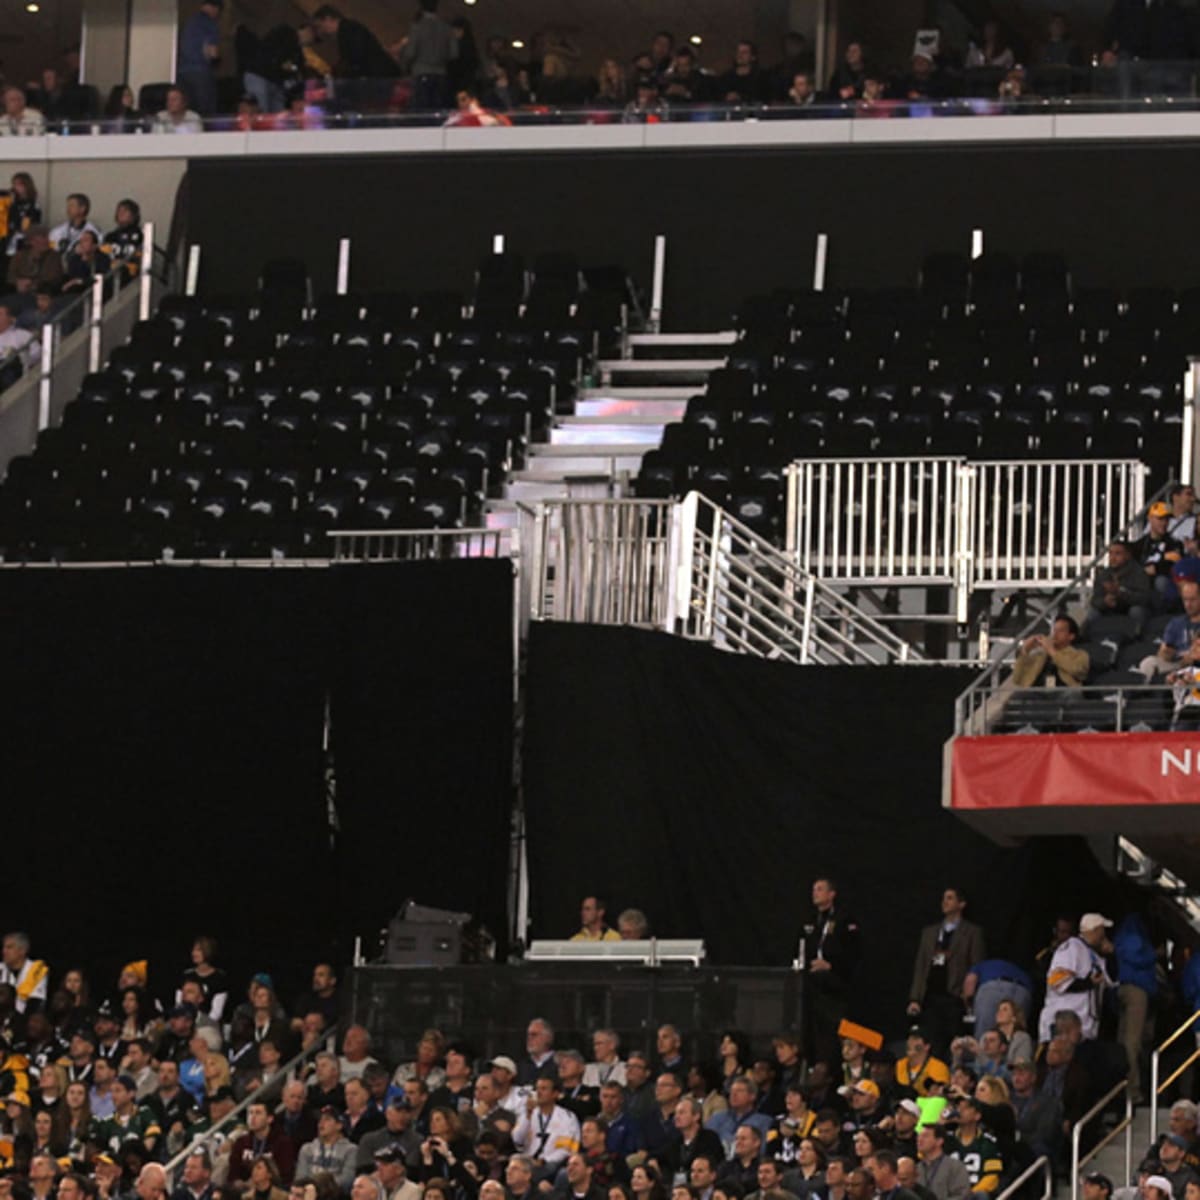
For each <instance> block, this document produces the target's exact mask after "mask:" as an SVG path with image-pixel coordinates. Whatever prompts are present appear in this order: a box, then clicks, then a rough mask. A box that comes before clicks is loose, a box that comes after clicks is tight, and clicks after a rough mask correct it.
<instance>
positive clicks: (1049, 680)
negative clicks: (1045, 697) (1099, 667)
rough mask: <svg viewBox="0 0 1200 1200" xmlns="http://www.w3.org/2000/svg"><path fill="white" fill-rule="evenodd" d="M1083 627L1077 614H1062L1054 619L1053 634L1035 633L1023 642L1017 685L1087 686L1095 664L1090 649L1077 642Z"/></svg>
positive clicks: (1016, 664) (1016, 670)
mask: <svg viewBox="0 0 1200 1200" xmlns="http://www.w3.org/2000/svg"><path fill="white" fill-rule="evenodd" d="M1078 640H1079V626H1078V624H1077V623H1076V621H1075V618H1074V617H1069V616H1067V615H1066V614H1065V613H1061V614H1060V615H1059V616H1057V617H1055V618H1054V624H1053V626H1052V627H1051V632H1050V636H1049V637H1047V636H1046V635H1045V634H1034V635H1033V636H1032V637H1028V638H1026V639H1025V641H1024V642H1022V643H1021V652H1020V654H1018V655H1017V661H1016V662H1014V663H1013V673H1012V681H1013V684H1014V685H1015V686H1016V687H1022V688H1025V687H1049V686H1057V685H1061V686H1062V687H1083V684H1084V681H1085V680H1086V679H1087V674H1088V670H1089V669H1090V666H1091V663H1090V660H1089V658H1088V653H1087V651H1086V650H1082V649H1080V648H1079V647H1078V646H1077V645H1075V643H1076V642H1077V641H1078Z"/></svg>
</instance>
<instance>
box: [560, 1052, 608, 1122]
mask: <svg viewBox="0 0 1200 1200" xmlns="http://www.w3.org/2000/svg"><path fill="white" fill-rule="evenodd" d="M554 1062H555V1065H556V1068H557V1070H558V1085H559V1089H560V1091H561V1093H562V1099H561V1100H560V1101H559V1103H560V1104H562V1106H563V1108H569V1109H570V1110H571V1111H572V1112H573V1113H574V1114H575V1115H576V1116H577V1117H578V1118H579V1119H580V1121H582V1120H583V1119H584V1117H594V1116H595V1115H596V1114H597V1113H598V1112H599V1111H600V1089H599V1088H597V1087H592V1086H590V1085H588V1084H586V1083H585V1082H584V1079H583V1075H584V1069H585V1067H586V1065H587V1064H586V1063H585V1062H584V1058H583V1055H582V1054H580V1053H579V1051H578V1050H559V1051H558V1052H557V1053H556V1054H555V1056H554Z"/></svg>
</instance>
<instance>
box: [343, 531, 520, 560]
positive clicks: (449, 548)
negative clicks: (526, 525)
mask: <svg viewBox="0 0 1200 1200" xmlns="http://www.w3.org/2000/svg"><path fill="white" fill-rule="evenodd" d="M329 538H330V540H331V541H332V542H333V561H334V562H425V561H428V560H430V559H448V558H506V557H509V556H510V555H511V554H512V552H513V545H512V543H513V540H514V532H513V530H511V529H394V530H376V529H335V530H330V533H329Z"/></svg>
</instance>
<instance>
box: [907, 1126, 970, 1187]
mask: <svg viewBox="0 0 1200 1200" xmlns="http://www.w3.org/2000/svg"><path fill="white" fill-rule="evenodd" d="M917 1146H918V1148H919V1149H920V1152H921V1162H920V1164H919V1166H918V1167H917V1182H918V1183H920V1185H921V1186H922V1187H924V1188H928V1189H929V1191H931V1192H932V1193H933V1195H934V1196H935V1197H936V1200H966V1198H967V1197H968V1196H969V1195H970V1193H971V1179H970V1176H969V1175H968V1174H967V1168H966V1167H964V1166H963V1164H962V1163H961V1162H960V1161H959V1160H958V1159H957V1158H953V1157H950V1156H949V1154H948V1150H949V1147H948V1146H947V1134H946V1130H945V1129H944V1128H943V1127H942V1126H940V1125H923V1126H921V1129H920V1132H919V1133H918V1134H917Z"/></svg>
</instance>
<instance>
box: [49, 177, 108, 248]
mask: <svg viewBox="0 0 1200 1200" xmlns="http://www.w3.org/2000/svg"><path fill="white" fill-rule="evenodd" d="M66 211H67V219H66V220H65V221H62V222H61V223H60V224H58V225H55V226H54V228H53V229H51V230H50V244H51V245H52V246H53V247H54V249H55V250H57V251H58V252H59V254H61V255H62V256H63V258H64V260H65V259H66V256H67V255H68V254H70V253H71V251H72V250H74V249H75V245H76V243H77V242H78V241H79V239H80V238H81V237H82V236H83V235H84V234H85V233H91V234H93V235H95V238H96V244H97V245H99V244H100V230H99V229H98V228H97V227H96V226H95V225H94V224H92V222H91V221H90V220H89V214H90V213H91V211H92V201H91V199H90V198H89V197H88V196H87V194H86V193H84V192H72V193H71V194H70V195H69V196H68V197H67V205H66Z"/></svg>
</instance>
